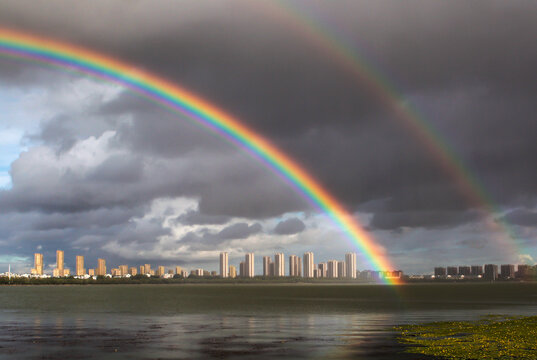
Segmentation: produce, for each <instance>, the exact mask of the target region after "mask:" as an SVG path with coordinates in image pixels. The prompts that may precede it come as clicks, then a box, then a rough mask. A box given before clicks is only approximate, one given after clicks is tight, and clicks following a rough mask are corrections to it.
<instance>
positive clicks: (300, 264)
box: [297, 256, 302, 277]
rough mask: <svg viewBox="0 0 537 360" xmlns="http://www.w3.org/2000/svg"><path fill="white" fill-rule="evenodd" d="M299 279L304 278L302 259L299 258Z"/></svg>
mask: <svg viewBox="0 0 537 360" xmlns="http://www.w3.org/2000/svg"><path fill="white" fill-rule="evenodd" d="M297 276H298V277H301V276H302V258H301V257H300V256H299V257H298V275H297Z"/></svg>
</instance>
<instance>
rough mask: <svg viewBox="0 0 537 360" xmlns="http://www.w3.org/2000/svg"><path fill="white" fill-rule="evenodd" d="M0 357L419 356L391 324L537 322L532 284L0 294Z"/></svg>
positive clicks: (536, 287) (65, 289) (116, 288)
mask: <svg viewBox="0 0 537 360" xmlns="http://www.w3.org/2000/svg"><path fill="white" fill-rule="evenodd" d="M0 306H1V310H0V359H66V358H69V359H211V358H214V359H254V358H255V359H260V358H288V359H300V358H304V359H306V358H307V359H310V358H319V359H326V358H329V359H356V358H358V359H416V356H415V355H412V356H408V355H406V354H402V353H400V352H401V351H402V350H403V349H404V348H403V347H402V346H401V345H399V344H397V342H396V341H395V339H394V335H395V334H394V333H393V331H392V330H391V327H392V326H394V325H398V324H409V323H420V322H430V321H440V320H471V319H477V318H479V317H480V316H483V315H489V314H505V315H536V314H537V283H496V284H487V283H466V284H407V285H400V286H395V287H390V286H384V285H329V284H323V285H308V284H296V285H295V284H283V285H282V284H263V285H257V284H256V285H253V284H241V285H238V284H237V285H218V284H207V285H201V284H200V285H195V284H190V285H88V286H47V285H42V286H2V287H0Z"/></svg>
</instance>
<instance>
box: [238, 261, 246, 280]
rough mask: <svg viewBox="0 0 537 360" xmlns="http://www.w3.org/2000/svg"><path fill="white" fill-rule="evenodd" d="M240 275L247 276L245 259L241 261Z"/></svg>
mask: <svg viewBox="0 0 537 360" xmlns="http://www.w3.org/2000/svg"><path fill="white" fill-rule="evenodd" d="M239 276H240V277H246V269H245V268H244V261H241V262H240V264H239Z"/></svg>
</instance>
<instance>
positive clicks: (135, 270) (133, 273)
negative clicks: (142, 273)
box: [129, 266, 138, 276]
mask: <svg viewBox="0 0 537 360" xmlns="http://www.w3.org/2000/svg"><path fill="white" fill-rule="evenodd" d="M137 274H138V269H136V267H135V266H132V267H131V268H129V275H130V276H136V275H137Z"/></svg>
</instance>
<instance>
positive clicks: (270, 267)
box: [269, 262, 275, 276]
mask: <svg viewBox="0 0 537 360" xmlns="http://www.w3.org/2000/svg"><path fill="white" fill-rule="evenodd" d="M274 266H275V264H274V262H271V263H270V264H269V276H274Z"/></svg>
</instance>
